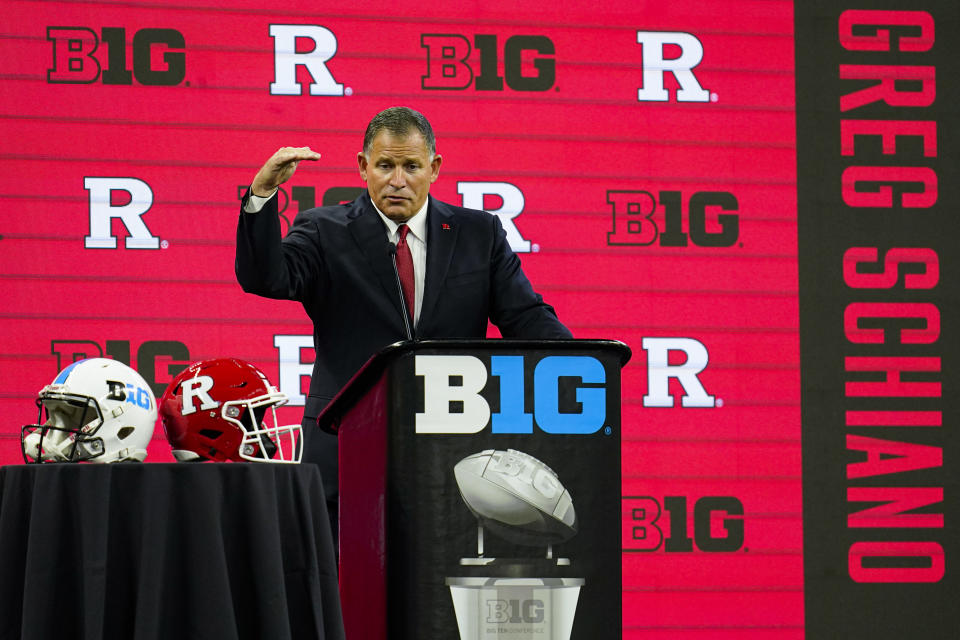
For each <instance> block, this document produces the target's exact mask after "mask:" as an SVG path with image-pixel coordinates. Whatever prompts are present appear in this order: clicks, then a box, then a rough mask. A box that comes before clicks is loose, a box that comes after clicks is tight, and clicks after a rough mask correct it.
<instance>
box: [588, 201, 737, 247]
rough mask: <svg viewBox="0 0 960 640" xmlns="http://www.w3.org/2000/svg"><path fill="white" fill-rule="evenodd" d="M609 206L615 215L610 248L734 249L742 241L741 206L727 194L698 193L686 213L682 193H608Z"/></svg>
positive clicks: (689, 202) (688, 203)
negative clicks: (739, 210)
mask: <svg viewBox="0 0 960 640" xmlns="http://www.w3.org/2000/svg"><path fill="white" fill-rule="evenodd" d="M658 200H659V202H658ZM607 204H609V205H610V208H611V210H612V213H613V230H612V231H610V232H609V233H607V244H608V245H632V246H651V245H654V244H656V245H659V246H661V247H686V246H688V245H689V244H693V245H695V246H698V247H732V246H733V245H735V244H737V241H738V240H739V239H740V215H739V212H738V208H739V204H738V203H737V197H736V196H735V195H733V194H732V193H729V192H727V191H697V192H695V193H693V194H692V195H691V196H690V198H689V200H688V202H687V206H686V210H684V197H683V194H682V193H681V192H680V191H660V192H659V193H658V194H657V196H654V195H653V194H652V193H650V192H649V191H607ZM708 214H711V215H710V216H708ZM713 214H715V216H716V217H715V219H712V218H713ZM685 223H686V224H685ZM684 228H686V231H684Z"/></svg>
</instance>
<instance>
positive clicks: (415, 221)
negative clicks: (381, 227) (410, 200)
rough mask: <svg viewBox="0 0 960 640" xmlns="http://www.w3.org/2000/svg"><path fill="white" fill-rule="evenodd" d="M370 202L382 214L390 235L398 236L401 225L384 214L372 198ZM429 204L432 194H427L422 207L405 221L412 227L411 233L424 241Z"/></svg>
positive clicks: (381, 217)
mask: <svg viewBox="0 0 960 640" xmlns="http://www.w3.org/2000/svg"><path fill="white" fill-rule="evenodd" d="M370 204H372V205H373V210H374V211H376V212H377V215H379V216H380V219H381V220H383V223H384V224H385V225H387V231H389V232H390V237H391V238H393V237H394V236H396V234H397V229H398V228H399V227H400V225H399V224H397V223H396V222H394V221H393V220H391V219H390V218H388V217H387V216H385V215H383V212H382V211H380V209H379V208H378V207H377V205H376V203H375V202H373V200H372V199H371V200H370ZM429 204H430V196H427V199H426V200H425V201H424V203H423V206H422V207H420V209H419V210H418V211H417V212H416V213H415V214H413V216H411V217H410V219H409V220H407V222H406V223H405V224H406V225H407V226H408V227H410V233H412V234H413V235H414V236H416V237H417V238H419V239H420V240H421V241H424V242H426V239H427V206H428V205H429Z"/></svg>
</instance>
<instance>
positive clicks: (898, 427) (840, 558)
mask: <svg viewBox="0 0 960 640" xmlns="http://www.w3.org/2000/svg"><path fill="white" fill-rule="evenodd" d="M795 11H796V68H797V159H798V162H797V173H798V216H799V276H800V330H801V339H800V343H801V377H802V387H803V388H802V400H801V402H802V423H803V492H804V499H803V502H804V513H803V523H804V585H805V594H806V595H805V615H806V637H808V638H817V639H819V638H844V639H847V640H850V639H860V638H862V639H868V638H869V639H870V640H883V639H887V638H890V639H893V638H896V639H898V640H901V639H903V638H918V639H920V640H932V639H934V638H938V639H939V638H943V639H946V638H951V639H952V638H957V637H958V634H960V606H958V605H957V601H956V598H957V594H958V593H960V540H958V523H957V518H958V516H960V497H958V489H960V486H958V481H957V477H958V473H960V459H958V456H960V451H958V449H960V446H958V445H960V421H958V411H957V408H956V407H957V402H956V401H957V400H958V398H960V370H958V347H960V318H958V310H960V306H958V300H957V297H958V290H960V287H958V282H960V280H958V276H960V274H958V271H960V197H958V188H960V169H958V167H960V140H958V129H960V115H958V101H960V73H958V71H960V70H958V66H960V65H958V61H960V40H958V37H957V34H958V33H960V3H958V2H957V1H956V0H936V1H930V2H924V1H922V0H921V1H919V2H918V1H917V0H899V1H893V0H887V1H878V0H860V1H857V2H854V1H853V0H841V1H839V2H838V1H837V0H817V1H809V0H806V1H804V2H797V3H796V9H795Z"/></svg>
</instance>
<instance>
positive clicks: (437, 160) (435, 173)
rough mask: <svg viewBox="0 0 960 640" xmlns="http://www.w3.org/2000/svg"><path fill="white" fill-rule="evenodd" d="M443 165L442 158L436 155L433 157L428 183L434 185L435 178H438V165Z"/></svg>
mask: <svg viewBox="0 0 960 640" xmlns="http://www.w3.org/2000/svg"><path fill="white" fill-rule="evenodd" d="M441 164H443V156H441V155H440V154H437V155H435V156H433V161H431V162H430V171H431V176H430V182H431V183H434V182H436V181H437V178H439V177H440V165H441Z"/></svg>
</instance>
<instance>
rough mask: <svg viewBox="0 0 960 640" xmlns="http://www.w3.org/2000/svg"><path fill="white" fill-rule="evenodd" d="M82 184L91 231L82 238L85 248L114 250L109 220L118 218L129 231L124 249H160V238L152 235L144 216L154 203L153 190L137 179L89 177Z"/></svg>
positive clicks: (114, 238) (115, 237) (115, 246)
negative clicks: (86, 197)
mask: <svg viewBox="0 0 960 640" xmlns="http://www.w3.org/2000/svg"><path fill="white" fill-rule="evenodd" d="M83 187H84V189H86V190H87V191H88V192H89V200H88V202H89V217H90V233H89V234H88V235H87V236H86V237H85V238H84V239H83V246H84V248H85V249H116V248H117V236H115V235H114V234H113V225H112V221H113V220H114V219H118V220H119V221H120V222H121V223H122V224H123V226H124V227H125V228H126V230H127V233H128V234H129V235H128V236H127V237H126V239H125V240H124V246H125V247H126V248H127V249H159V248H161V246H162V244H165V242H166V241H164V243H161V241H160V238H158V237H157V236H155V235H153V233H152V232H151V231H150V228H149V227H147V223H146V222H144V221H143V215H144V214H145V213H147V212H148V211H149V210H150V208H151V207H152V206H153V190H152V189H151V188H150V185H149V184H147V183H146V182H144V181H143V180H141V179H139V178H106V177H95V176H88V177H85V178H84V179H83Z"/></svg>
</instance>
